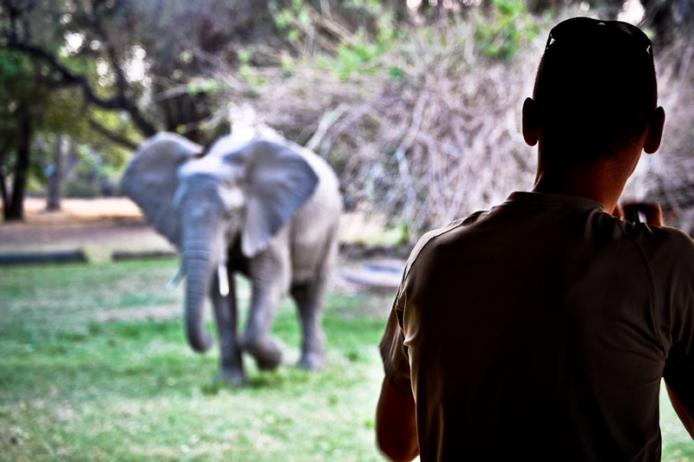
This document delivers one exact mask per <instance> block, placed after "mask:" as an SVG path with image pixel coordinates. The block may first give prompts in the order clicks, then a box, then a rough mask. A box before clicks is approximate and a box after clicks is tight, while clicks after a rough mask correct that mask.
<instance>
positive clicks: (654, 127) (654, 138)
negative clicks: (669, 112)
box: [643, 106, 665, 154]
mask: <svg viewBox="0 0 694 462" xmlns="http://www.w3.org/2000/svg"><path fill="white" fill-rule="evenodd" d="M664 126H665V109H663V108H662V107H661V106H658V107H657V108H656V109H655V111H653V114H652V115H651V117H650V119H649V120H648V133H647V134H646V141H645V142H644V143H643V150H644V151H646V153H648V154H653V153H654V152H656V151H657V150H658V148H659V147H660V141H661V140H662V139H663V127H664Z"/></svg>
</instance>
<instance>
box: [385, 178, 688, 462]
mask: <svg viewBox="0 0 694 462" xmlns="http://www.w3.org/2000/svg"><path fill="white" fill-rule="evenodd" d="M381 354H382V357H383V361H384V366H385V371H386V379H387V380H389V381H390V383H391V384H392V385H393V386H395V387H397V388H399V389H400V390H402V391H406V392H409V391H411V392H412V393H413V395H414V398H415V402H416V410H417V432H418V438H419V446H420V454H421V459H422V460H423V461H431V460H455V461H458V460H461V461H462V460H472V461H477V460H484V461H487V460H504V461H510V460H533V461H536V460H561V461H627V460H629V461H657V460H660V451H661V438H660V428H659V424H658V422H659V416H658V401H659V392H660V383H661V378H665V381H666V383H667V384H668V385H669V386H670V387H671V388H672V389H673V390H674V391H675V392H676V393H677V394H678V395H679V398H680V400H681V401H682V403H683V404H684V405H685V406H686V407H687V408H689V409H694V242H693V241H692V240H691V239H690V238H689V237H688V236H687V235H685V234H684V233H682V232H680V231H677V230H675V229H672V228H667V227H662V228H661V227H649V226H647V225H645V224H639V223H630V222H625V221H622V220H619V219H617V218H614V217H613V216H611V215H609V214H607V213H605V212H604V211H603V210H602V209H601V206H600V204H599V203H598V202H595V201H593V200H590V199H586V198H581V197H574V196H558V195H549V194H541V193H528V192H516V193H513V194H512V195H511V196H510V197H509V198H508V200H507V201H506V202H504V203H503V204H501V205H500V206H498V207H495V208H493V209H491V210H490V211H488V212H478V213H476V214H473V215H472V216H470V217H468V218H467V219H465V220H460V221H458V222H454V223H453V224H451V225H450V226H448V227H446V228H443V229H439V230H436V231H432V232H430V233H427V234H426V235H425V236H424V237H423V238H422V239H421V240H420V241H419V242H418V243H417V245H416V246H415V249H414V250H413V251H412V254H411V256H410V259H409V261H408V264H407V268H406V270H405V275H404V278H403V282H402V284H401V287H400V289H399V291H398V294H397V296H396V299H395V303H394V305H393V309H392V312H391V315H390V318H389V320H388V324H387V326H386V332H385V334H384V337H383V340H382V341H381Z"/></svg>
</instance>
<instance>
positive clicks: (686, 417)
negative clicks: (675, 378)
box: [665, 380, 694, 439]
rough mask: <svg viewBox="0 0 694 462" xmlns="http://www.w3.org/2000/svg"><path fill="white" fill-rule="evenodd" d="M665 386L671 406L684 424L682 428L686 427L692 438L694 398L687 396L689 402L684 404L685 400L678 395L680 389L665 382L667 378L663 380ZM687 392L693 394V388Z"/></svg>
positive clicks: (693, 435) (693, 433)
mask: <svg viewBox="0 0 694 462" xmlns="http://www.w3.org/2000/svg"><path fill="white" fill-rule="evenodd" d="M665 388H667V393H668V395H669V396H670V402H671V403H672V408H673V409H674V410H675V412H676V413H677V415H678V416H679V418H680V420H681V421H682V423H683V424H684V428H686V429H687V431H688V432H689V435H690V436H691V437H692V439H694V398H692V397H691V396H689V397H688V398H689V404H688V405H687V404H685V403H687V401H685V400H684V399H682V398H684V397H682V398H681V397H680V395H681V391H676V390H675V389H674V388H673V387H671V386H670V385H669V384H668V383H667V380H666V381H665ZM689 394H690V395H692V394H694V388H692V389H690V390H689Z"/></svg>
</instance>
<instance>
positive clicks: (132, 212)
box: [0, 198, 173, 254]
mask: <svg viewBox="0 0 694 462" xmlns="http://www.w3.org/2000/svg"><path fill="white" fill-rule="evenodd" d="M44 208H45V201H44V200H43V199H35V198H29V199H27V200H26V202H25V210H26V219H25V221H24V222H20V223H2V224H1V225H0V252H12V251H14V252H17V251H29V250H31V251H37V250H38V251H40V250H68V249H75V248H83V249H85V250H86V251H87V252H96V253H108V254H110V253H111V252H112V251H114V250H121V251H168V250H173V249H172V248H171V245H170V244H169V243H168V242H167V241H166V239H164V238H163V237H161V236H160V235H158V234H157V233H156V232H154V230H152V229H151V228H150V227H149V226H148V225H147V224H146V223H145V221H144V219H143V218H142V215H141V214H140V212H139V210H138V209H137V207H136V206H135V204H133V203H132V202H131V201H130V200H128V199H124V198H107V199H89V200H85V199H65V200H63V203H62V210H61V211H59V212H45V211H44Z"/></svg>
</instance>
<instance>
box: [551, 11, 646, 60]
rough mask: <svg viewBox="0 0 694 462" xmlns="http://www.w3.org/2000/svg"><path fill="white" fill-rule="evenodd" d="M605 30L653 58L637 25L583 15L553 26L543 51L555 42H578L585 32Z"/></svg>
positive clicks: (644, 36)
mask: <svg viewBox="0 0 694 462" xmlns="http://www.w3.org/2000/svg"><path fill="white" fill-rule="evenodd" d="M607 31H609V32H610V33H612V34H614V35H617V36H620V37H621V38H623V39H624V40H625V41H627V42H630V43H633V44H634V46H635V47H637V48H638V49H641V50H644V51H645V52H646V54H647V55H648V57H649V58H651V59H653V45H652V44H651V41H650V39H649V38H648V37H647V36H646V34H644V33H643V31H642V30H641V29H639V28H638V27H636V26H634V25H632V24H629V23H626V22H622V21H602V20H599V19H593V18H583V17H581V18H571V19H567V20H565V21H562V22H560V23H559V24H557V25H556V26H554V27H553V28H552V30H551V31H550V32H549V37H547V45H545V51H547V50H548V49H549V48H550V47H551V46H552V45H554V44H555V43H561V42H562V41H564V40H570V41H579V42H580V40H581V37H585V34H591V33H600V32H607Z"/></svg>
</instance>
